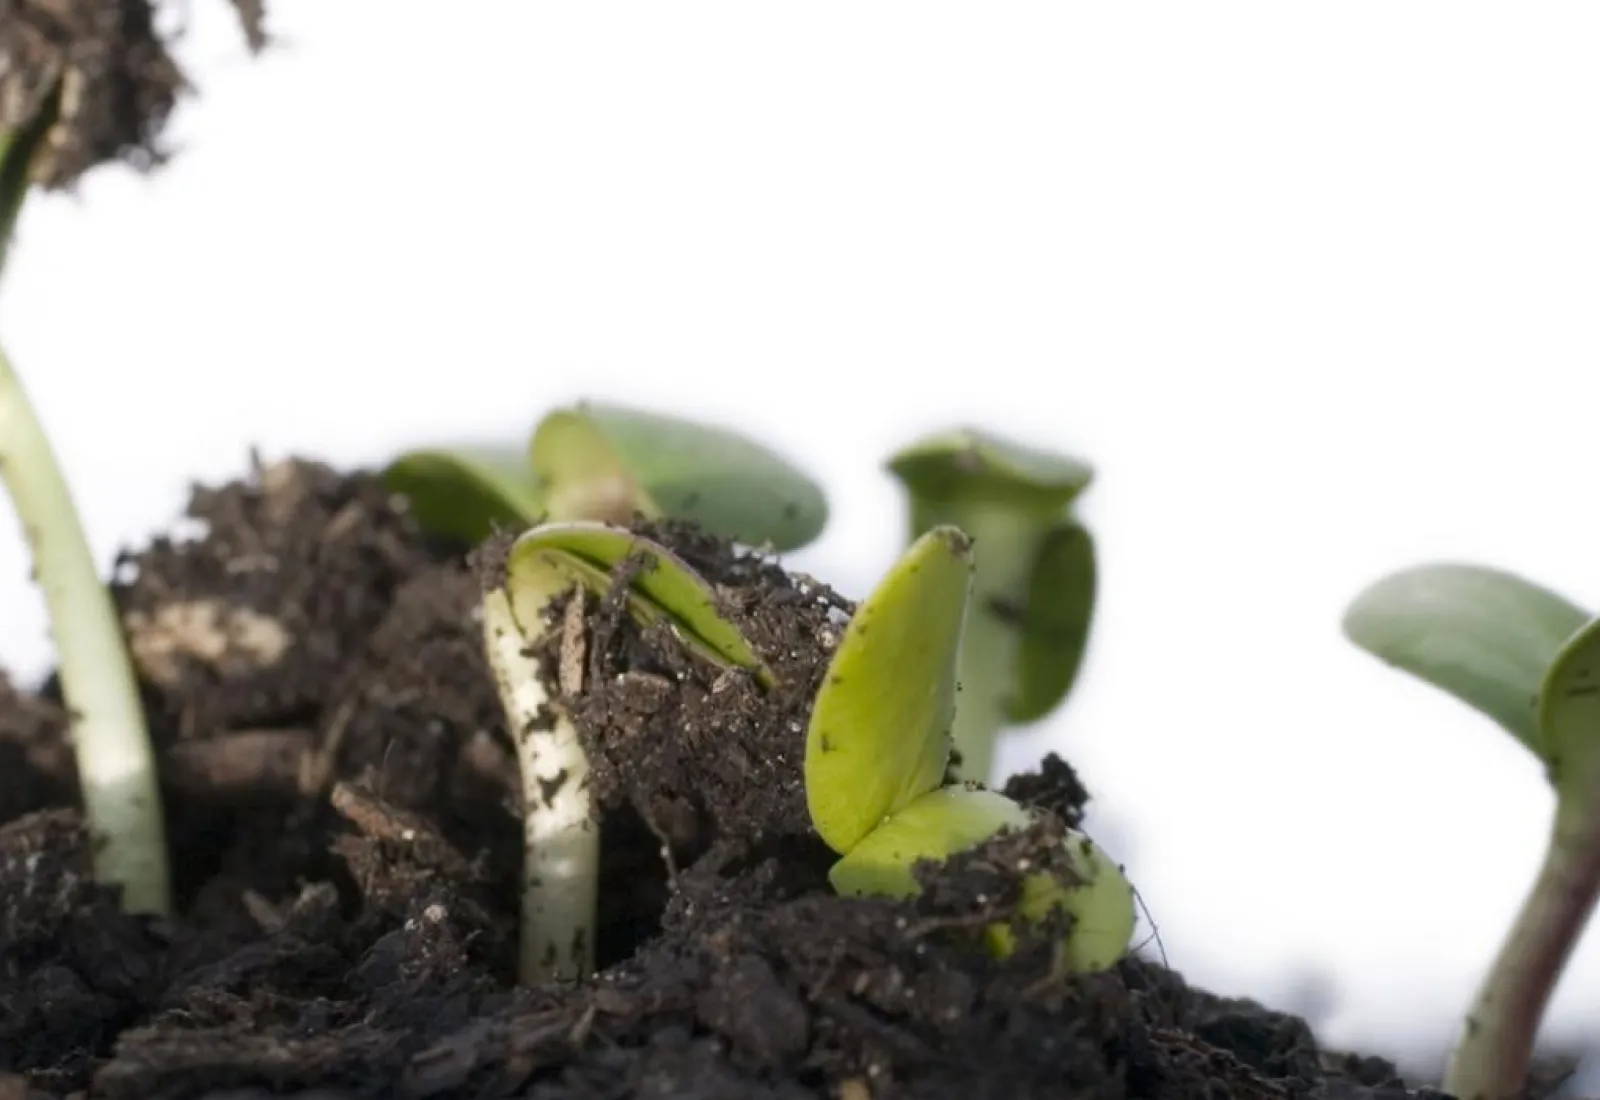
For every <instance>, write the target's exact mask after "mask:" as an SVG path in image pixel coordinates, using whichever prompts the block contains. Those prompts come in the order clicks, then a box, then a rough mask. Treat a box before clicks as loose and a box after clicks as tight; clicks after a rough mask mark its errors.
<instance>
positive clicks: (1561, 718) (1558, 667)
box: [1539, 619, 1600, 806]
mask: <svg viewBox="0 0 1600 1100" xmlns="http://www.w3.org/2000/svg"><path fill="white" fill-rule="evenodd" d="M1539 728H1540V730H1541V732H1542V734H1543V739H1544V745H1545V748H1546V758H1545V764H1546V768H1547V769H1548V772H1549V775H1550V782H1551V783H1552V784H1553V785H1554V786H1555V788H1556V790H1557V791H1558V792H1559V793H1560V795H1561V798H1562V801H1563V802H1565V801H1568V800H1569V799H1571V800H1575V801H1576V802H1578V803H1581V804H1583V805H1585V806H1589V805H1594V803H1593V802H1592V800H1594V799H1597V798H1600V619H1593V620H1590V622H1588V623H1587V624H1586V625H1584V627H1583V628H1582V629H1580V630H1579V631H1578V632H1577V633H1576V634H1575V635H1573V636H1572V637H1571V638H1570V639H1568V641H1567V643H1566V644H1565V645H1564V646H1562V647H1561V652H1560V653H1558V654H1557V655H1556V657H1555V659H1554V660H1553V661H1552V662H1551V663H1550V669H1549V671H1548V672H1547V673H1546V675H1545V678H1544V683H1543V685H1542V686H1541V688H1540V690H1539Z"/></svg>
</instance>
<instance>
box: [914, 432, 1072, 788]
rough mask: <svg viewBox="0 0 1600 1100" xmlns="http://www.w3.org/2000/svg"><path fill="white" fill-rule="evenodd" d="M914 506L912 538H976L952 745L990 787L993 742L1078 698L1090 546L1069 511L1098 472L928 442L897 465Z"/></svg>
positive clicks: (1060, 460) (963, 770)
mask: <svg viewBox="0 0 1600 1100" xmlns="http://www.w3.org/2000/svg"><path fill="white" fill-rule="evenodd" d="M889 468H890V470H891V471H893V472H894V474H895V475H896V476H897V477H899V479H900V480H901V482H902V483H903V484H904V486H905V488H906V491H907V493H908V494H909V496H910V504H911V509H910V510H911V537H912V538H917V537H919V536H920V535H922V534H923V533H924V532H926V531H929V530H932V529H933V528H935V527H937V526H940V525H943V524H948V525H952V526H955V527H958V528H960V529H961V530H962V531H965V532H967V533H968V534H970V535H971V536H972V540H973V542H974V544H975V552H976V555H977V573H976V576H975V579H974V583H973V589H974V596H975V599H974V601H973V608H972V612H971V614H970V615H969V617H968V622H967V628H966V629H967V640H966V644H965V645H964V647H963V649H962V654H961V661H960V666H959V667H960V671H959V674H958V677H957V678H958V680H959V682H960V684H961V697H960V701H959V703H958V704H957V706H956V715H955V726H954V731H953V736H954V739H955V750H956V752H957V754H958V755H959V757H960V760H959V763H958V765H957V770H958V772H959V773H960V774H961V775H962V776H964V777H966V778H970V779H977V780H980V781H987V780H989V779H990V778H991V774H990V773H991V772H992V771H993V768H994V753H995V742H996V740H997V738H998V736H999V734H1000V732H1001V731H1002V730H1003V729H1004V728H1005V727H1006V726H1007V725H1011V724H1023V723H1028V722H1034V721H1037V720H1039V719H1040V718H1043V717H1044V716H1045V715H1047V714H1049V713H1050V712H1051V711H1052V710H1054V709H1055V708H1056V707H1057V706H1058V705H1059V704H1060V703H1061V700H1062V699H1063V698H1065V697H1066V694H1067V692H1068V691H1069V690H1071V688H1072V685H1073V683H1074V681H1075V680H1076V679H1077V676H1078V669H1079V667H1080V666H1081V664H1082V661H1083V654H1084V650H1085V647H1086V646H1087V644H1088V638H1089V627H1090V623H1091V620H1092V619H1093V616H1094V603H1095V587H1096V569H1095V550H1094V540H1093V539H1092V538H1091V537H1090V534H1089V532H1088V530H1087V529H1086V528H1085V527H1084V526H1083V524H1081V523H1080V522H1078V521H1077V520H1076V519H1074V518H1073V516H1072V515H1071V512H1070V507H1069V506H1070V505H1071V504H1072V502H1073V501H1074V500H1076V499H1077V497H1078V496H1079V495H1080V494H1081V493H1082V492H1083V491H1084V490H1085V489H1086V488H1088V486H1089V483H1090V481H1092V480H1093V478H1094V471H1093V469H1092V468H1091V467H1089V466H1088V465H1087V464H1085V463H1083V462H1080V461H1078V460H1077V459H1074V458H1069V457H1066V456H1062V455H1054V454H1048V453H1046V452H1043V451H1038V450H1034V449H1032V448H1029V447H1023V446H1019V445H1017V444H1015V443H1010V442H1007V441H1006V440H1003V439H1000V438H997V437H995V436H992V435H989V434H986V433H983V432H979V431H972V430H964V431H955V432H946V433H941V434H939V435H934V436H931V437H929V438H927V439H924V440H922V441H921V442H919V443H917V444H915V445H913V446H911V447H908V448H906V449H905V450H903V451H901V452H899V453H898V454H897V455H895V456H894V457H893V458H892V459H891V460H890V462H889Z"/></svg>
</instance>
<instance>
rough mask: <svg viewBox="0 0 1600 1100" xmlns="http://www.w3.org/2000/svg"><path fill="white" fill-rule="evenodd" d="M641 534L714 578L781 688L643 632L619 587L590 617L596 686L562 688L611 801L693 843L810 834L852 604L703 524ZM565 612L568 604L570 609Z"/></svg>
mask: <svg viewBox="0 0 1600 1100" xmlns="http://www.w3.org/2000/svg"><path fill="white" fill-rule="evenodd" d="M635 529H636V530H637V531H638V532H639V533H640V534H642V535H645V536H647V537H649V538H652V539H654V540H656V541H657V542H659V543H661V544H662V545H664V546H665V547H667V548H668V549H669V550H672V551H673V552H675V553H676V554H677V555H678V556H679V557H680V558H682V559H683V560H684V561H686V562H687V563H688V564H689V565H690V566H691V567H692V568H693V569H695V571H696V572H698V573H699V574H700V575H701V576H702V577H704V578H705V579H706V580H707V581H708V582H709V583H710V584H711V585H712V587H713V590H714V591H715V592H716V594H717V599H718V605H719V610H720V611H721V612H722V613H723V614H724V615H725V616H726V617H727V618H728V619H729V620H730V621H732V622H733V623H734V624H735V625H736V626H738V627H739V629H740V630H741V631H742V632H743V633H744V635H745V637H746V639H747V640H748V641H749V642H750V644H751V646H752V647H753V648H754V650H755V652H756V653H757V654H758V655H759V656H760V657H761V658H762V659H763V660H764V661H765V662H766V663H767V664H768V666H769V667H770V668H771V669H772V671H773V672H774V674H775V675H776V678H777V686H775V687H773V688H771V689H764V688H763V687H762V686H761V685H760V684H759V683H758V682H757V681H756V679H755V678H754V677H753V676H751V675H750V674H748V673H746V672H744V671H743V670H736V669H728V668H721V667H718V666H716V665H713V664H711V663H709V662H707V661H704V660H702V659H700V658H697V657H694V656H692V655H690V654H689V653H688V652H687V651H686V650H685V648H684V647H683V645H682V644H681V642H680V641H679V640H678V639H677V637H676V636H675V635H674V634H673V633H672V631H671V630H670V629H667V628H665V627H662V626H655V627H651V628H648V629H644V630H641V629H639V628H638V627H637V626H636V624H635V623H634V622H633V621H632V620H631V619H629V618H628V617H627V615H626V614H625V610H624V607H623V601H622V595H623V591H624V590H623V589H622V588H621V586H620V584H619V585H616V586H614V587H613V590H612V592H611V593H610V594H608V596H607V597H606V598H604V599H602V600H600V601H599V602H598V606H597V607H596V609H595V610H594V612H593V613H592V614H590V615H589V616H588V622H589V627H590V631H589V635H590V636H589V637H588V639H587V640H586V644H585V649H586V651H587V667H586V669H585V670H584V674H583V676H582V683H583V690H582V691H581V692H580V693H578V694H576V695H570V694H564V695H563V696H562V697H561V704H562V705H563V706H564V707H565V708H566V710H567V712H568V713H569V714H570V715H571V717H572V719H573V722H574V724H575V725H576V727H577V729H578V733H579V736H580V738H581V740H582V742H583V745H584V749H585V751H586V752H587V753H588V754H589V757H590V765H591V768H592V771H591V774H590V782H591V784H592V787H593V790H594V793H595V796H596V798H597V800H598V801H599V802H600V803H601V804H602V805H607V806H610V805H615V804H616V803H617V802H618V801H620V800H622V799H627V800H628V801H629V802H630V803H631V804H632V805H633V806H634V807H635V809H636V810H637V811H638V813H639V814H640V815H641V817H643V818H644V819H645V820H647V821H649V822H651V823H654V824H656V825H657V826H658V828H659V829H660V831H662V832H663V833H665V834H666V835H667V836H668V837H669V838H670V839H671V840H672V841H673V842H674V843H675V844H678V845H685V846H688V847H690V848H692V847H693V846H694V845H695V844H696V843H699V844H700V845H701V846H702V847H703V846H704V844H705V843H708V842H709V841H710V840H711V839H712V838H714V837H717V836H738V837H743V838H745V839H747V840H749V841H752V842H755V841H759V840H760V839H762V838H763V837H766V836H796V835H809V833H810V818H809V815H808V813H807V810H806V804H805V791H804V789H803V787H802V784H801V777H802V774H803V773H802V765H803V761H804V756H805V737H806V723H807V720H808V718H809V715H810V711H811V700H812V699H813V697H814V696H815V694H816V690H817V686H818V685H819V684H820V682H821V679H822V676H823V675H824V674H825V672H826V670H827V664H828V661H829V660H830V659H831V658H832V655H833V648H834V646H835V645H836V644H837V642H838V638H839V635H840V632H841V630H842V629H843V626H844V624H845V623H846V622H847V621H848V616H849V614H850V613H851V611H852V610H853V607H852V605H851V604H850V603H849V601H847V600H845V599H844V598H843V597H841V596H839V595H838V594H837V593H835V592H834V591H833V590H832V589H830V588H828V587H826V586H824V585H820V584H817V583H815V582H806V581H800V580H797V579H796V578H794V577H792V576H791V575H790V574H788V573H786V572H784V571H783V570H782V569H781V568H779V567H778V566H777V565H776V564H774V563H773V562H772V561H770V560H769V559H766V558H764V557H761V556H759V555H757V554H753V553H749V552H745V551H741V550H737V549H735V548H734V547H732V546H730V545H728V544H727V543H725V542H722V541H720V540H717V539H713V538H711V537H710V536H708V535H706V534H704V533H703V532H701V531H700V530H699V529H697V528H694V527H691V526H689V525H685V524H677V523H670V522H641V523H639V524H638V525H637V526H636V528H635ZM633 567H634V568H638V567H639V566H638V565H637V564H635V565H634V566H633ZM564 612H565V605H564V604H563V605H562V606H560V607H558V608H557V609H556V614H558V615H559V614H562V613H564ZM556 640H558V639H552V641H556ZM560 658H561V654H560V652H559V646H555V645H553V646H552V647H551V661H552V666H551V669H550V676H551V680H552V682H554V683H557V684H558V685H559V682H560V681H561V679H562V677H561V669H560V664H561V661H560ZM571 679H573V678H572V677H570V676H569V681H570V680H571ZM702 826H704V828H702Z"/></svg>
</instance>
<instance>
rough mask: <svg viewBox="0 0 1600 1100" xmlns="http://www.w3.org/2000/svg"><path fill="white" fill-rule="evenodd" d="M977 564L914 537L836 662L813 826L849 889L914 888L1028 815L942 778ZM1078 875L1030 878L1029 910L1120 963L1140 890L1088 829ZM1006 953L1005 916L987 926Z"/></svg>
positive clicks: (1073, 846)
mask: <svg viewBox="0 0 1600 1100" xmlns="http://www.w3.org/2000/svg"><path fill="white" fill-rule="evenodd" d="M973 572H974V562H973V546H972V543H971V540H969V539H968V538H967V537H966V535H964V534H963V533H962V532H961V531H959V530H957V529H956V528H954V527H949V526H936V527H934V528H932V529H931V530H929V531H928V532H927V533H925V534H924V535H922V536H921V537H920V538H918V539H917V540H916V541H915V542H914V543H912V545H911V548H910V549H909V550H908V551H907V552H906V553H905V554H904V555H903V556H902V557H901V559H900V561H899V562H898V563H897V564H896V565H895V567H894V568H893V569H892V570H890V572H889V574H888V576H887V577H885V578H884V579H883V581H882V582H880V584H879V585H878V587H877V588H876V589H875V590H874V591H873V592H872V594H871V595H870V596H869V597H868V598H867V600H866V601H865V602H863V603H862V604H861V605H860V607H859V608H858V609H857V610H856V613H855V615H854V616H853V617H852V618H851V620H850V623H849V625H848V626H847V627H846V628H845V632H844V636H843V637H842V638H841V639H840V642H839V646H838V648H837V650H836V651H835V653H834V656H833V659H832V660H831V662H830V663H829V667H828V674H827V676H826V677H825V678H824V680H823V686H822V687H821V689H820V690H819V692H818V694H817V698H816V702H815V704H814V706H813V708H812V713H811V720H810V726H809V728H808V730H807V733H806V758H805V787H806V800H807V805H808V808H809V809H810V812H811V820H812V823H813V825H814V826H815V827H816V830H817V833H818V834H819V835H820V836H821V837H822V839H823V840H824V841H825V842H826V843H827V844H828V846H829V847H830V848H832V849H833V850H834V851H835V852H837V853H839V855H840V859H839V861H838V862H837V863H836V864H834V867H833V870H832V871H831V872H830V876H829V877H830V880H831V882H832V883H833V885H834V888H835V889H836V890H838V891H839V892H841V893H845V894H881V895H888V896H892V897H904V896H908V895H911V894H914V893H916V891H917V889H918V886H917V882H916V879H915V876H914V874H913V868H914V867H915V865H916V864H917V863H918V861H920V860H924V859H945V858H948V857H950V856H953V855H955V854H957V853H959V852H963V851H967V850H970V849H972V848H974V847H976V846H978V845H979V844H981V843H983V842H984V841H986V840H988V839H989V838H991V837H993V836H996V835H997V834H999V833H1000V832H1001V831H1002V830H1005V829H1017V828H1022V827H1025V826H1027V825H1028V824H1029V823H1030V822H1031V820H1032V815H1031V814H1030V813H1029V811H1028V810H1026V809H1024V808H1023V807H1022V806H1020V805H1018V804H1017V803H1015V802H1013V801H1012V800H1010V799H1008V798H1006V797H1005V796H1003V795H1000V794H997V793H996V792H994V791H989V790H984V789H981V788H979V787H976V786H973V785H957V786H949V787H947V786H944V785H943V783H944V775H945V770H946V765H947V764H948V762H949V757H950V747H951V741H950V733H949V731H950V725H951V721H952V718H953V717H954V715H955V713H956V705H955V700H956V692H955V682H956V672H957V667H958V666H959V665H960V664H961V661H960V653H961V649H962V647H963V646H964V645H967V644H971V639H970V638H969V639H965V640H964V639H963V625H964V623H965V622H966V621H967V619H968V601H969V597H970V593H971V588H972V575H973ZM1066 844H1067V850H1068V853H1069V855H1070V858H1071V864H1072V871H1073V874H1072V876H1071V878H1072V879H1073V881H1071V882H1065V881H1062V880H1061V879H1058V878H1056V877H1053V876H1050V875H1047V874H1043V873H1038V874H1033V875H1029V876H1028V877H1027V878H1026V879H1025V880H1024V887H1023V901H1022V906H1021V911H1022V915H1023V916H1024V917H1026V918H1029V919H1039V918H1041V917H1043V916H1044V915H1045V914H1047V913H1049V912H1051V911H1053V910H1058V909H1061V910H1065V911H1066V912H1067V913H1068V914H1070V916H1071V917H1072V924H1071V928H1070V931H1069V938H1068V940H1067V941H1066V943H1065V944H1063V945H1062V951H1061V955H1060V958H1061V962H1062V964H1063V965H1064V966H1065V967H1066V968H1067V969H1068V970H1070V971H1074V972H1084V971H1091V970H1100V969H1104V968H1106V967H1108V966H1111V965H1112V964H1113V963H1115V962H1116V961H1117V959H1119V958H1121V956H1122V955H1123V953H1124V952H1125V951H1126V950H1127V947H1128V941H1129V938H1130V937H1131V936H1132V934H1133V925H1134V909H1133V890H1132V888H1131V887H1130V886H1129V884H1128V882H1127V880H1126V879H1125V878H1124V877H1123V875H1122V873H1121V871H1120V870H1119V869H1118V868H1117V867H1116V865H1115V864H1113V863H1112V862H1111V861H1110V860H1108V859H1107V858H1106V857H1105V856H1104V854H1103V853H1101V852H1100V851H1099V849H1098V848H1096V847H1095V846H1094V844H1093V843H1092V842H1091V841H1090V840H1089V839H1088V838H1087V837H1085V836H1083V835H1081V834H1078V833H1069V834H1068V837H1067V840H1066ZM988 935H989V943H990V946H991V948H992V949H993V950H994V951H995V952H996V953H998V954H1001V955H1004V954H1006V953H1008V952H1009V951H1010V950H1011V945H1012V940H1011V937H1010V933H1009V929H1007V928H1005V927H1004V926H1002V925H996V926H994V927H992V928H990V929H989V932H988Z"/></svg>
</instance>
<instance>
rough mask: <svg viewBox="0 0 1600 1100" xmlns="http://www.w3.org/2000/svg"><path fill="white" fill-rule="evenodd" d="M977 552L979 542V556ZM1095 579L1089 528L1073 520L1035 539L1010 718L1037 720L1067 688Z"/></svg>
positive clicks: (1077, 663) (1089, 616) (1083, 639)
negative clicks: (1036, 546) (1038, 542)
mask: <svg viewBox="0 0 1600 1100" xmlns="http://www.w3.org/2000/svg"><path fill="white" fill-rule="evenodd" d="M982 552H983V551H982V548H981V547H980V549H979V555H980V560H981V555H982ZM1097 580H1098V574H1097V570H1096V564H1095V547H1094V539H1093V537H1092V536H1091V535H1090V534H1089V532H1088V530H1087V529H1086V528H1085V527H1084V526H1083V525H1082V524H1080V523H1077V522H1075V521H1072V520H1068V521H1066V522H1063V523H1058V524H1057V525H1056V526H1054V527H1052V528H1051V529H1050V530H1049V532H1047V533H1046V534H1045V536H1044V538H1043V540H1042V541H1041V542H1040V544H1039V550H1038V556H1037V557H1036V559H1035V560H1034V565H1033V574H1032V576H1031V577H1030V578H1029V582H1028V602H1027V607H1026V608H1025V609H1024V611H1023V622H1022V625H1021V629H1022V637H1021V641H1020V644H1019V646H1018V650H1017V680H1016V685H1015V688H1014V691H1013V693H1012V695H1011V698H1010V701H1009V707H1008V709H1009V712H1010V718H1011V720H1012V721H1013V722H1035V721H1038V720H1039V719H1041V718H1043V717H1044V716H1045V715H1047V714H1049V713H1050V712H1051V711H1053V710H1055V708H1056V707H1057V706H1058V705H1060V703H1061V700H1062V699H1064V698H1066V695H1067V692H1069V691H1071V690H1072V685H1073V683H1074V681H1076V680H1077V678H1078V670H1079V669H1080V668H1081V667H1082V666H1083V655H1084V652H1085V650H1086V649H1087V648H1088V645H1089V627H1090V625H1091V623H1092V622H1093V620H1094V604H1095V590H1096V586H1097Z"/></svg>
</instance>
